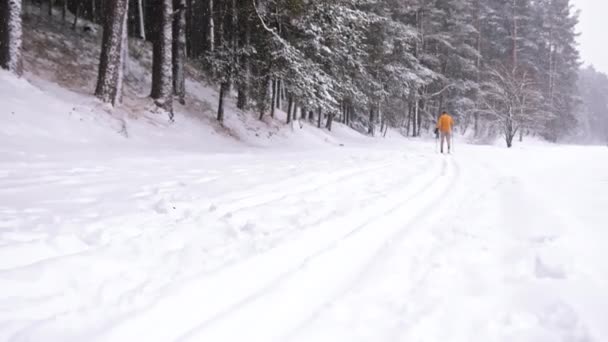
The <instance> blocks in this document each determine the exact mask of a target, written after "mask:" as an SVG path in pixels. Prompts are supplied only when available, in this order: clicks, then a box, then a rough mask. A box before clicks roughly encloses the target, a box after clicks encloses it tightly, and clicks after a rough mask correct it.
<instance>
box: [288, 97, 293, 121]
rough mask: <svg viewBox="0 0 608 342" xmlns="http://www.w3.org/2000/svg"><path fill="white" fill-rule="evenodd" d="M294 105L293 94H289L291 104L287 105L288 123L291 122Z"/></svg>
mask: <svg viewBox="0 0 608 342" xmlns="http://www.w3.org/2000/svg"><path fill="white" fill-rule="evenodd" d="M292 106H293V96H291V95H289V104H288V105H287V123H290V122H291V107H292Z"/></svg>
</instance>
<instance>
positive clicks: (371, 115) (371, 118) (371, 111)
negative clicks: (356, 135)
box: [367, 107, 375, 137]
mask: <svg viewBox="0 0 608 342" xmlns="http://www.w3.org/2000/svg"><path fill="white" fill-rule="evenodd" d="M374 130H375V129H374V108H373V107H370V109H369V127H368V128H367V134H369V135H371V136H372V137H373V136H374Z"/></svg>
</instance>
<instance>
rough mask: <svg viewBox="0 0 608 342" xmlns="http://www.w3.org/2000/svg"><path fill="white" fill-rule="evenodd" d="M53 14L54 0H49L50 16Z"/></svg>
mask: <svg viewBox="0 0 608 342" xmlns="http://www.w3.org/2000/svg"><path fill="white" fill-rule="evenodd" d="M52 16H53V0H49V17H52Z"/></svg>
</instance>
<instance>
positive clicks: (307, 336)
mask: <svg viewBox="0 0 608 342" xmlns="http://www.w3.org/2000/svg"><path fill="white" fill-rule="evenodd" d="M539 152H542V153H543V155H544V156H545V158H543V159H542V161H541V160H539V158H538V155H539ZM598 155H599V156H602V155H601V152H600V151H599V150H594V149H587V150H584V149H580V150H579V149H577V148H564V151H560V152H559V153H558V151H557V149H555V150H554V149H552V148H547V147H538V148H534V149H530V150H516V151H503V150H498V149H495V148H489V147H488V148H484V147H469V146H462V147H461V148H460V149H459V153H458V154H457V155H454V156H443V155H439V154H433V153H432V145H427V144H420V145H415V146H414V147H413V148H411V149H410V150H398V149H366V148H358V149H357V148H352V149H335V150H334V149H331V150H327V151H309V152H301V153H298V154H293V153H272V154H271V153H265V152H264V153H256V154H240V155H230V154H224V155H194V154H175V155H173V154H172V155H167V156H162V157H158V156H150V157H142V156H132V157H129V158H126V157H112V156H106V157H99V156H98V158H96V159H94V160H93V159H91V160H86V159H84V160H79V161H78V162H75V161H74V160H63V159H61V158H55V159H50V158H46V159H40V160H34V161H27V162H21V163H19V162H6V163H4V164H2V165H0V211H1V212H2V221H0V224H1V225H0V246H1V248H0V290H2V291H1V293H2V294H1V297H0V304H1V305H0V341H5V340H7V341H34V340H41V339H43V340H45V341H81V340H98V341H134V340H146V341H243V340H247V341H342V340H349V341H412V340H416V341H440V340H441V341H443V340H446V339H449V340H452V341H454V340H455V341H470V340H472V339H473V340H481V339H483V340H484V341H510V340H518V341H545V340H546V341H554V340H556V339H557V340H559V339H560V338H561V339H563V338H567V340H569V341H593V340H595V339H594V337H595V336H607V335H605V333H606V331H605V330H604V331H603V330H602V329H605V328H604V326H605V324H603V323H605V322H602V318H601V315H597V316H596V315H594V314H599V313H601V312H602V311H601V308H603V307H606V304H608V303H607V300H606V297H605V295H603V293H605V290H606V287H605V286H606V285H605V281H606V280H607V278H606V276H605V275H606V274H608V269H607V266H606V264H605V263H603V262H602V261H600V260H598V259H597V258H596V257H594V255H595V254H594V253H598V252H600V251H601V244H600V243H599V242H598V241H599V240H601V239H602V238H605V237H606V233H605V232H603V231H602V230H601V229H600V228H599V227H600V226H601V220H602V219H603V220H604V221H605V220H606V217H605V215H606V214H602V212H600V211H598V210H597V208H600V207H601V206H602V205H603V206H604V207H605V205H606V204H608V200H607V199H608V198H607V195H608V182H606V179H602V178H601V177H602V176H601V172H603V175H606V174H608V173H607V172H606V171H608V169H607V167H608V163H607V162H606V160H604V159H601V157H600V158H599V159H598ZM603 158H605V157H603ZM591 164H593V165H594V167H595V169H597V170H598V171H597V172H600V173H596V172H590V171H589V170H592V169H593V168H589V165H591ZM548 170H551V172H547V171H548ZM556 182H557V184H560V188H559V189H556V188H555V184H556ZM602 187H603V188H602ZM590 189H597V190H600V189H603V192H602V191H601V190H600V192H598V193H597V194H596V195H595V196H589V195H588V194H589V190H590ZM573 196H576V198H577V199H578V201H580V203H572V202H573ZM574 202H576V201H574ZM576 204H578V205H576ZM594 209H595V210H594ZM602 215H604V217H602ZM603 241H606V240H605V239H604V240H603ZM602 272H603V273H602ZM581 284H582V285H581ZM581 286H584V289H583V288H582V287H581ZM583 290H584V291H583ZM594 310H597V311H594ZM439 326H441V329H438V327H439ZM539 336H540V338H539ZM595 338H596V337H595ZM598 340H599V339H598Z"/></svg>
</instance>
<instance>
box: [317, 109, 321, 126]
mask: <svg viewBox="0 0 608 342" xmlns="http://www.w3.org/2000/svg"><path fill="white" fill-rule="evenodd" d="M317 128H321V107H319V109H317Z"/></svg>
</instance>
